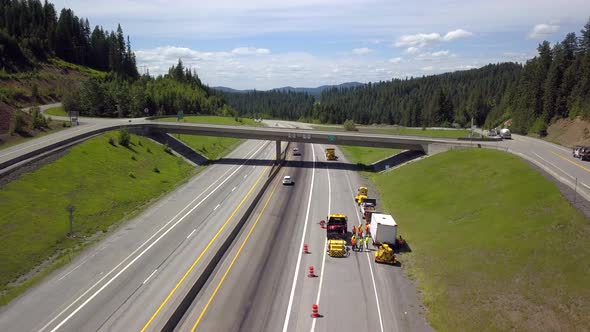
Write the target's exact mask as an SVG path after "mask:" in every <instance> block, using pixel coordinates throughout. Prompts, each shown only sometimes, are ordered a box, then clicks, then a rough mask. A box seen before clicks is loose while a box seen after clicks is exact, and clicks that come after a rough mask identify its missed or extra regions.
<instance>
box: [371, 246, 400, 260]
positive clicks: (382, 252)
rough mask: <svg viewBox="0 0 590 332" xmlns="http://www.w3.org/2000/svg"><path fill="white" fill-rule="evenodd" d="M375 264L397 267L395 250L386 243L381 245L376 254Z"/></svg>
mask: <svg viewBox="0 0 590 332" xmlns="http://www.w3.org/2000/svg"><path fill="white" fill-rule="evenodd" d="M375 262H377V263H383V264H391V265H396V264H397V262H398V261H397V258H396V257H395V254H394V253H393V249H391V248H390V247H389V246H388V245H387V244H385V243H384V244H382V245H380V246H379V249H378V250H377V251H376V252H375Z"/></svg>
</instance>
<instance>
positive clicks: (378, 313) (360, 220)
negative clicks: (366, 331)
mask: <svg viewBox="0 0 590 332" xmlns="http://www.w3.org/2000/svg"><path fill="white" fill-rule="evenodd" d="M346 182H348V187H349V188H350V191H351V192H352V193H353V194H354V189H353V187H352V182H351V181H350V178H349V176H348V173H346ZM354 210H355V211H356V212H355V215H356V218H357V219H358V221H359V225H360V224H361V223H362V219H361V215H360V211H359V209H358V208H357V207H355V209H354ZM370 255H371V252H370V251H369V252H367V260H368V262H369V269H370V270H371V280H372V281H373V291H374V292H375V302H376V303H377V315H378V316H379V326H380V327H381V332H383V318H382V316H381V306H380V305H379V296H377V284H376V283H375V276H374V275H373V266H372V265H371V259H369V256H370ZM393 322H394V324H395V331H399V327H398V326H397V319H396V318H394V319H393Z"/></svg>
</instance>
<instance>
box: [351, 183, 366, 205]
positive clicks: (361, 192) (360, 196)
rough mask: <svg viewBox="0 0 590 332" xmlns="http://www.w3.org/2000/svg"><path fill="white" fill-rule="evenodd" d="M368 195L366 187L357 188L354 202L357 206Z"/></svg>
mask: <svg viewBox="0 0 590 332" xmlns="http://www.w3.org/2000/svg"><path fill="white" fill-rule="evenodd" d="M368 194H369V188H367V187H359V189H358V191H357V194H356V196H355V197H354V200H355V202H356V203H357V204H361V203H362V202H363V200H364V199H365V198H367V195H368Z"/></svg>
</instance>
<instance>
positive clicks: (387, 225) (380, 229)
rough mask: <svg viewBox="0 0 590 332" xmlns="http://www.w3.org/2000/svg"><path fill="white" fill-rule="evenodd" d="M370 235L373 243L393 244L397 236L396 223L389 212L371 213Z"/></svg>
mask: <svg viewBox="0 0 590 332" xmlns="http://www.w3.org/2000/svg"><path fill="white" fill-rule="evenodd" d="M370 231H371V237H372V238H373V244H374V245H381V244H383V243H387V244H389V245H392V246H393V245H395V239H396V238H397V224H396V223H395V220H393V217H392V216H391V215H389V214H382V213H373V215H371V228H370Z"/></svg>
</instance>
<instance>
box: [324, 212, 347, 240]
mask: <svg viewBox="0 0 590 332" xmlns="http://www.w3.org/2000/svg"><path fill="white" fill-rule="evenodd" d="M347 234H348V217H346V215H343V214H331V215H329V216H328V224H327V227H326V237H327V238H328V240H329V239H343V240H345V239H346V237H347Z"/></svg>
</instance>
